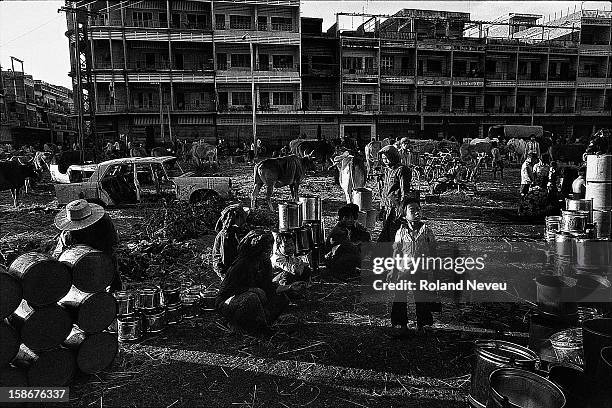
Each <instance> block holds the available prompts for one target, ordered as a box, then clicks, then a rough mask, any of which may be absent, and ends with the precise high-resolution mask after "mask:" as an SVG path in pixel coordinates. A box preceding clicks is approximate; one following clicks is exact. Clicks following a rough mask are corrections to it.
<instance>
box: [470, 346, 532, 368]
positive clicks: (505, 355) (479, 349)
mask: <svg viewBox="0 0 612 408" xmlns="http://www.w3.org/2000/svg"><path fill="white" fill-rule="evenodd" d="M476 353H477V354H479V355H481V356H482V357H483V358H486V359H488V360H490V361H494V362H497V363H501V364H511V363H519V364H521V363H522V364H526V363H533V362H535V361H537V360H539V357H538V355H537V354H536V353H534V352H533V351H531V350H529V349H528V348H526V347H523V346H519V345H518V344H514V343H510V342H508V341H502V340H476Z"/></svg>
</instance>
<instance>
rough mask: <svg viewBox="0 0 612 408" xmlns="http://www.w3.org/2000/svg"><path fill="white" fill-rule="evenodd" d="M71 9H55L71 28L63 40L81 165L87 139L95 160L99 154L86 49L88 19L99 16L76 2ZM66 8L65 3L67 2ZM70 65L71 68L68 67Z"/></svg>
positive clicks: (87, 43)
mask: <svg viewBox="0 0 612 408" xmlns="http://www.w3.org/2000/svg"><path fill="white" fill-rule="evenodd" d="M71 3H72V6H66V7H62V8H60V9H58V13H61V12H65V13H66V20H67V21H68V26H69V27H71V28H70V29H69V30H68V31H67V32H66V36H67V37H68V40H69V44H70V45H69V46H70V48H71V54H72V55H71V57H72V61H73V63H74V70H73V71H72V70H71V71H72V73H73V75H72V85H73V93H74V98H75V101H74V102H75V104H74V105H75V108H76V112H77V132H78V144H79V147H80V152H81V157H80V159H81V162H84V161H85V147H86V145H87V144H86V143H85V141H86V139H87V140H89V141H91V143H92V144H93V155H94V159H96V158H97V155H98V153H100V150H101V146H99V143H100V141H99V140H97V137H96V103H95V99H96V90H95V87H94V82H93V78H92V72H91V71H92V67H91V64H92V55H91V48H90V45H89V33H88V19H89V17H91V16H97V15H98V14H99V13H97V12H92V11H91V5H88V10H85V9H83V8H78V7H76V2H71ZM67 4H68V2H67ZM71 65H72V64H71Z"/></svg>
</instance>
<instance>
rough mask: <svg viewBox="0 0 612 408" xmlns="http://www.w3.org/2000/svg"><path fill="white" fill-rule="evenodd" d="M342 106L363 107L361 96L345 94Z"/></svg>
mask: <svg viewBox="0 0 612 408" xmlns="http://www.w3.org/2000/svg"><path fill="white" fill-rule="evenodd" d="M344 96H345V98H344V104H345V105H350V106H361V105H363V95H361V94H346V95H344Z"/></svg>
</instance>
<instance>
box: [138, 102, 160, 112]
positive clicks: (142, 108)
mask: <svg viewBox="0 0 612 408" xmlns="http://www.w3.org/2000/svg"><path fill="white" fill-rule="evenodd" d="M132 110H133V111H135V112H159V105H158V104H149V105H136V104H132Z"/></svg>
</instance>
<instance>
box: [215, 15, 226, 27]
mask: <svg viewBox="0 0 612 408" xmlns="http://www.w3.org/2000/svg"><path fill="white" fill-rule="evenodd" d="M215 29H217V30H225V14H215Z"/></svg>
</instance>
